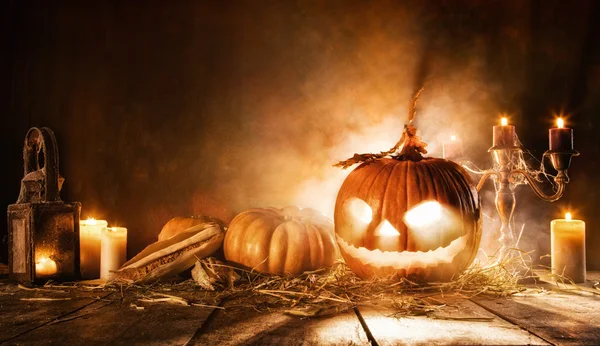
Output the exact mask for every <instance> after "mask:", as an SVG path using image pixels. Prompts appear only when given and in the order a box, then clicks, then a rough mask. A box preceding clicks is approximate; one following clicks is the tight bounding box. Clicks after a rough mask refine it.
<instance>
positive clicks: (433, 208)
mask: <svg viewBox="0 0 600 346" xmlns="http://www.w3.org/2000/svg"><path fill="white" fill-rule="evenodd" d="M441 218H442V206H441V204H440V203H438V202H436V201H427V202H423V203H421V204H419V205H417V206H415V207H413V208H412V209H411V210H409V211H407V212H406V214H404V222H406V224H407V225H408V226H409V227H416V228H424V227H429V226H433V225H435V224H436V223H438V222H439V221H440V219H441Z"/></svg>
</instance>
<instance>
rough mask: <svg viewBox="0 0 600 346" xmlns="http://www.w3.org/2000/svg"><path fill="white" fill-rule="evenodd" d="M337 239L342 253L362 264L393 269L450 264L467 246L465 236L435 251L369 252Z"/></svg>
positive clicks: (377, 250) (376, 250)
mask: <svg viewBox="0 0 600 346" xmlns="http://www.w3.org/2000/svg"><path fill="white" fill-rule="evenodd" d="M336 237H337V241H338V245H339V246H340V248H341V250H342V252H343V253H345V254H346V255H348V256H351V257H354V258H356V259H358V260H359V261H361V262H362V263H364V264H370V265H373V266H376V267H393V268H394V269H408V268H416V267H418V268H427V267H433V266H437V265H440V264H446V263H452V261H453V260H454V257H456V255H458V253H460V252H461V251H462V250H463V249H464V248H465V246H466V244H467V238H468V236H467V235H464V236H462V237H459V238H457V239H455V240H453V241H452V242H451V243H450V244H449V245H448V246H446V247H442V246H440V247H438V248H437V249H435V250H429V251H426V252H423V251H402V252H398V251H381V250H379V249H375V250H369V249H366V248H364V247H359V248H357V247H355V246H354V245H351V244H348V243H347V242H346V241H345V240H344V239H342V238H340V237H339V236H336Z"/></svg>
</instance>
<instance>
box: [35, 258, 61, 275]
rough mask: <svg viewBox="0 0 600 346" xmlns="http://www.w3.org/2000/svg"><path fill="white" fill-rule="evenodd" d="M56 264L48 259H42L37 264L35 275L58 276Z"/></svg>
mask: <svg viewBox="0 0 600 346" xmlns="http://www.w3.org/2000/svg"><path fill="white" fill-rule="evenodd" d="M56 271H57V269H56V262H54V261H53V260H51V259H50V258H48V257H40V259H38V260H37V261H36V262H35V274H36V275H40V276H47V275H54V274H56Z"/></svg>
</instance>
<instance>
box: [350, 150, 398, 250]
mask: <svg viewBox="0 0 600 346" xmlns="http://www.w3.org/2000/svg"><path fill="white" fill-rule="evenodd" d="M380 162H382V163H383V166H381V167H380V169H379V171H377V173H376V174H374V177H373V182H372V183H371V186H369V189H368V190H367V193H366V194H365V195H364V196H365V197H364V198H361V199H362V200H363V201H364V202H366V203H367V204H370V202H371V200H372V199H373V192H372V191H373V188H374V187H375V185H376V183H377V180H378V178H380V175H381V174H383V172H385V171H386V169H387V167H388V166H390V165H394V166H395V165H396V164H397V163H396V162H394V161H393V160H391V159H383V160H380ZM392 170H393V167H392ZM370 176H371V175H369V177H370ZM388 180H389V175H388V179H385V181H386V184H387V181H388ZM365 183H366V182H365ZM361 188H362V185H361V186H360V188H359V190H358V194H359V195H361V194H360V191H361V190H360V189H361ZM371 208H372V207H371ZM372 213H373V214H374V215H373V216H372V220H371V223H370V224H369V226H368V227H367V229H366V231H365V234H363V235H362V238H361V241H360V243H361V244H363V246H364V247H367V248H370V247H373V244H371V243H370V242H369V239H370V238H371V237H372V236H373V234H374V233H375V229H376V228H377V226H378V225H379V223H380V222H381V215H382V214H381V208H379V209H377V210H372ZM375 213H376V214H375ZM374 220H377V222H373V221H374Z"/></svg>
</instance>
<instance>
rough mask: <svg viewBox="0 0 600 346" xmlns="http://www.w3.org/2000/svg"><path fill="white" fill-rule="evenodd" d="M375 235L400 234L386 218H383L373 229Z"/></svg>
mask: <svg viewBox="0 0 600 346" xmlns="http://www.w3.org/2000/svg"><path fill="white" fill-rule="evenodd" d="M375 235H377V236H386V237H398V236H400V232H398V230H397V229H395V228H394V226H392V224H391V223H390V222H389V221H388V220H383V222H382V223H380V224H379V226H377V229H376V230H375Z"/></svg>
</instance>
